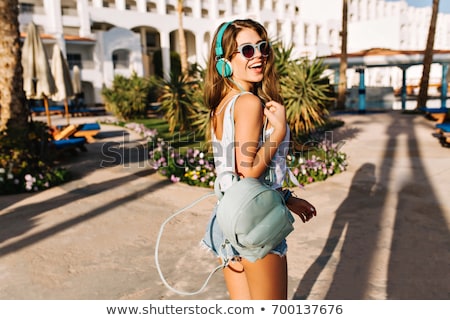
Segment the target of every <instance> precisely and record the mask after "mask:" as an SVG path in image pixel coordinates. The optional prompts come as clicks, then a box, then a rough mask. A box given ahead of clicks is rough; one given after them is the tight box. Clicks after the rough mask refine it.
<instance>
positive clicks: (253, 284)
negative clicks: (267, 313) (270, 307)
mask: <svg viewBox="0 0 450 320" xmlns="http://www.w3.org/2000/svg"><path fill="white" fill-rule="evenodd" d="M242 265H243V266H244V270H245V274H246V277H247V283H248V287H249V289H250V295H251V297H252V299H254V300H286V299H287V259H286V256H284V257H280V256H279V255H277V254H268V255H267V256H265V257H264V258H263V259H259V260H257V261H256V262H249V261H247V260H245V259H242Z"/></svg>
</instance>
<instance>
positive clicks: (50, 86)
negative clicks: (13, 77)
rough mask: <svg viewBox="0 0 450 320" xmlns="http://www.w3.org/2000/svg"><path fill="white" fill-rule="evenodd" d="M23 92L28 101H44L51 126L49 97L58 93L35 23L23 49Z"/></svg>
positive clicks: (30, 29)
mask: <svg viewBox="0 0 450 320" xmlns="http://www.w3.org/2000/svg"><path fill="white" fill-rule="evenodd" d="M22 67H23V90H24V91H25V94H26V96H27V98H28V99H43V100H44V107H45V112H46V114H47V122H48V125H49V126H51V120H50V112H49V109H48V97H49V96H51V95H52V94H54V93H55V92H56V86H55V81H54V79H53V76H52V73H51V70H50V65H49V63H48V58H47V54H46V52H45V49H44V45H43V44H42V41H41V38H40V37H39V32H38V30H37V27H36V25H35V24H34V23H32V22H31V23H30V24H29V25H28V28H27V36H26V38H25V41H24V43H23V47H22Z"/></svg>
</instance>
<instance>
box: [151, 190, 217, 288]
mask: <svg viewBox="0 0 450 320" xmlns="http://www.w3.org/2000/svg"><path fill="white" fill-rule="evenodd" d="M212 195H215V193H214V192H210V193H207V194H205V195H204V196H202V197H200V198H199V199H197V200H195V201H194V202H192V203H191V204H190V205H188V206H186V207H184V208H182V209H180V210H178V211H177V212H175V213H174V214H172V215H171V216H170V217H168V218H167V219H166V220H165V221H164V222H163V224H162V225H161V228H160V229H159V234H158V238H157V239H156V245H155V263H156V269H157V270H158V273H159V276H160V278H161V280H162V282H163V283H164V285H165V286H166V287H167V288H169V289H170V290H172V291H173V292H175V293H178V294H181V295H195V294H198V293H200V292H201V291H203V290H204V289H205V288H206V286H207V284H208V282H209V279H211V277H212V276H213V274H214V273H215V272H216V271H217V270H219V269H221V268H223V265H220V266H217V267H216V268H215V269H214V270H213V271H211V273H210V274H209V276H208V278H206V281H205V283H204V284H203V285H202V287H201V288H200V289H198V290H197V291H194V292H186V291H180V290H177V289H175V288H173V287H172V286H171V285H170V284H169V283H168V282H167V281H166V279H165V278H164V275H163V273H162V271H161V267H160V265H159V259H158V251H159V243H160V241H161V237H162V234H163V231H164V227H165V225H166V224H167V223H168V222H169V221H170V220H171V219H173V218H174V217H176V216H177V215H179V214H180V213H182V212H183V211H185V210H186V209H189V208H191V207H193V206H195V205H196V204H197V203H199V202H200V201H202V200H204V199H206V198H208V197H210V196H212Z"/></svg>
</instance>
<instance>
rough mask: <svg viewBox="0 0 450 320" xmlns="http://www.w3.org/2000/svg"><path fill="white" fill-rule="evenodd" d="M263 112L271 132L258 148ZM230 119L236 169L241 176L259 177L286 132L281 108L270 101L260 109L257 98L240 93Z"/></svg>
mask: <svg viewBox="0 0 450 320" xmlns="http://www.w3.org/2000/svg"><path fill="white" fill-rule="evenodd" d="M264 115H265V116H266V117H267V118H268V121H269V124H270V126H271V127H273V128H274V131H273V133H272V134H271V135H270V137H268V139H267V140H266V141H265V143H264V144H263V145H262V146H261V147H258V145H259V138H260V134H261V131H262V125H263V116H264ZM234 120H235V142H236V149H235V150H236V166H237V172H238V173H239V174H240V175H242V176H244V177H253V178H259V177H260V176H261V175H262V174H263V173H264V171H265V170H266V168H267V166H268V165H269V163H270V160H271V159H272V157H273V156H274V154H275V153H276V151H277V148H278V147H279V145H280V144H281V142H282V141H283V138H284V136H285V134H286V115H285V109H284V107H283V106H282V105H281V104H279V103H276V102H273V101H271V102H269V103H267V105H266V108H263V107H262V105H261V101H260V100H259V98H258V97H256V96H254V95H249V94H248V95H243V96H241V97H239V99H238V100H237V101H236V105H235V111H234Z"/></svg>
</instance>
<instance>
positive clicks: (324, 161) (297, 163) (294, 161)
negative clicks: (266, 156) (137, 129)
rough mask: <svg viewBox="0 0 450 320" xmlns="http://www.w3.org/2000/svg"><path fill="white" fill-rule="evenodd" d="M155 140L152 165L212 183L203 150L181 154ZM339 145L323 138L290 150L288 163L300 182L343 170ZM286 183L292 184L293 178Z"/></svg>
mask: <svg viewBox="0 0 450 320" xmlns="http://www.w3.org/2000/svg"><path fill="white" fill-rule="evenodd" d="M154 142H155V143H154V145H153V146H152V148H151V151H150V152H149V158H150V163H151V164H152V166H153V168H154V169H155V170H157V171H158V172H159V173H160V174H162V175H163V176H166V177H168V178H169V179H170V180H171V181H172V182H184V183H187V184H189V185H195V186H201V187H209V188H212V187H213V186H214V180H215V178H216V174H215V168H214V161H213V160H212V159H211V160H209V159H208V157H207V155H208V154H207V153H206V152H204V151H201V150H198V149H188V150H187V152H186V153H185V154H181V153H180V152H178V151H177V150H175V148H173V147H172V146H171V145H170V144H169V143H168V142H166V141H164V140H163V139H161V138H156V139H155V140H154ZM342 145H343V143H337V144H333V143H332V142H331V141H329V140H327V139H326V138H323V140H322V141H321V142H319V143H315V144H314V147H311V146H310V147H309V148H308V149H307V150H306V151H305V152H301V153H291V154H289V155H288V156H287V165H288V166H289V167H290V169H291V170H292V173H293V174H294V176H295V177H296V178H297V180H298V182H299V183H300V184H301V185H305V184H308V183H312V182H315V181H322V180H325V179H327V178H328V177H329V176H332V175H334V174H337V173H340V172H342V171H345V170H346V167H347V156H346V154H345V153H343V152H341V151H340V148H341V147H342ZM209 156H211V155H209ZM289 186H293V182H292V181H291V182H290V185H289Z"/></svg>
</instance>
